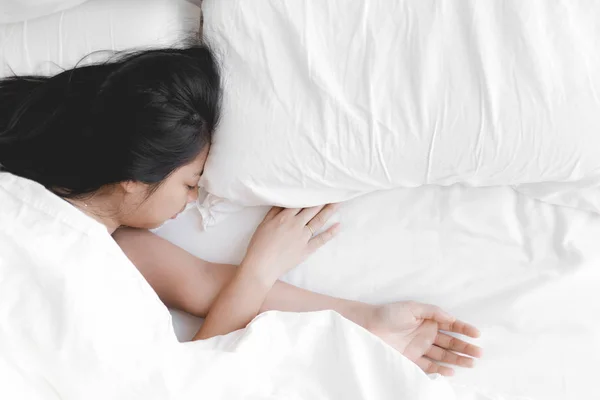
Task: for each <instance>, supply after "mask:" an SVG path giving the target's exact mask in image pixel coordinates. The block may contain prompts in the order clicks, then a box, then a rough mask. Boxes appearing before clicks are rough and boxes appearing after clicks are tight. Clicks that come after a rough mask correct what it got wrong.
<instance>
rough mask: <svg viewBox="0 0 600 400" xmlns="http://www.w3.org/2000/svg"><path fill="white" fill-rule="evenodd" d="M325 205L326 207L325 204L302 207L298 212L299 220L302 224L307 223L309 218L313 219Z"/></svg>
mask: <svg viewBox="0 0 600 400" xmlns="http://www.w3.org/2000/svg"><path fill="white" fill-rule="evenodd" d="M325 207H327V205H326V204H325V205H322V206H315V207H307V208H303V209H302V211H300V213H299V214H298V219H299V222H300V223H302V225H306V224H308V223H309V222H310V220H311V219H313V218H314V217H315V216H316V215H317V214H318V213H319V212H320V211H321V210H322V209H323V208H325Z"/></svg>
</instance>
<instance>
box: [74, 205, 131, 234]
mask: <svg viewBox="0 0 600 400" xmlns="http://www.w3.org/2000/svg"><path fill="white" fill-rule="evenodd" d="M103 200H104V201H103ZM69 202H70V203H71V204H73V205H74V206H75V207H77V208H78V209H79V210H81V211H82V212H83V213H85V214H86V215H88V216H89V217H91V218H93V219H95V220H96V221H98V222H100V223H101V224H102V225H104V226H105V227H106V229H107V230H108V233H109V234H111V235H112V234H113V233H114V232H115V231H116V230H117V228H118V227H119V226H121V223H120V222H119V218H118V212H116V211H115V210H116V208H114V207H112V204H111V202H110V200H109V199H101V198H96V196H94V197H92V198H89V199H85V200H69Z"/></svg>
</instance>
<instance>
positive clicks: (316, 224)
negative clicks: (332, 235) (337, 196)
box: [304, 204, 337, 232]
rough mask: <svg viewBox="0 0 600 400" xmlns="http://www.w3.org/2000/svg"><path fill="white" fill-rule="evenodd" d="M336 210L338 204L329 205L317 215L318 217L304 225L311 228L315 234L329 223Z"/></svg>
mask: <svg viewBox="0 0 600 400" xmlns="http://www.w3.org/2000/svg"><path fill="white" fill-rule="evenodd" d="M336 209H337V204H327V205H326V206H325V207H323V208H322V209H321V211H319V212H318V213H317V215H315V216H314V217H313V218H311V219H309V220H308V221H307V222H306V223H305V224H304V225H308V226H310V227H311V229H312V230H313V232H317V231H318V230H319V229H321V228H322V227H323V225H325V224H326V223H327V221H328V220H329V218H331V216H332V215H333V214H334V213H335V211H336Z"/></svg>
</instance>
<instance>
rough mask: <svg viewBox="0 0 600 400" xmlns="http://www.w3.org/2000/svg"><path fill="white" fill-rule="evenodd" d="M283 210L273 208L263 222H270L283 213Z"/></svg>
mask: <svg viewBox="0 0 600 400" xmlns="http://www.w3.org/2000/svg"><path fill="white" fill-rule="evenodd" d="M281 210H283V208H281V207H271V209H270V210H269V212H268V213H267V215H265V218H263V221H269V220H271V219H273V218H274V217H275V216H276V215H277V214H279V213H280V212H281Z"/></svg>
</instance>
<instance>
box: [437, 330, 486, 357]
mask: <svg viewBox="0 0 600 400" xmlns="http://www.w3.org/2000/svg"><path fill="white" fill-rule="evenodd" d="M434 343H435V345H436V346H439V347H441V348H443V349H448V350H452V351H455V352H457V353H462V354H466V355H468V356H471V357H476V358H480V357H481V356H482V355H483V350H482V349H481V347H479V346H475V345H474V344H471V343H467V342H465V341H462V340H460V339H458V338H455V337H452V336H450V335H446V334H445V333H438V334H437V336H436V338H435V341H434Z"/></svg>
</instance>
